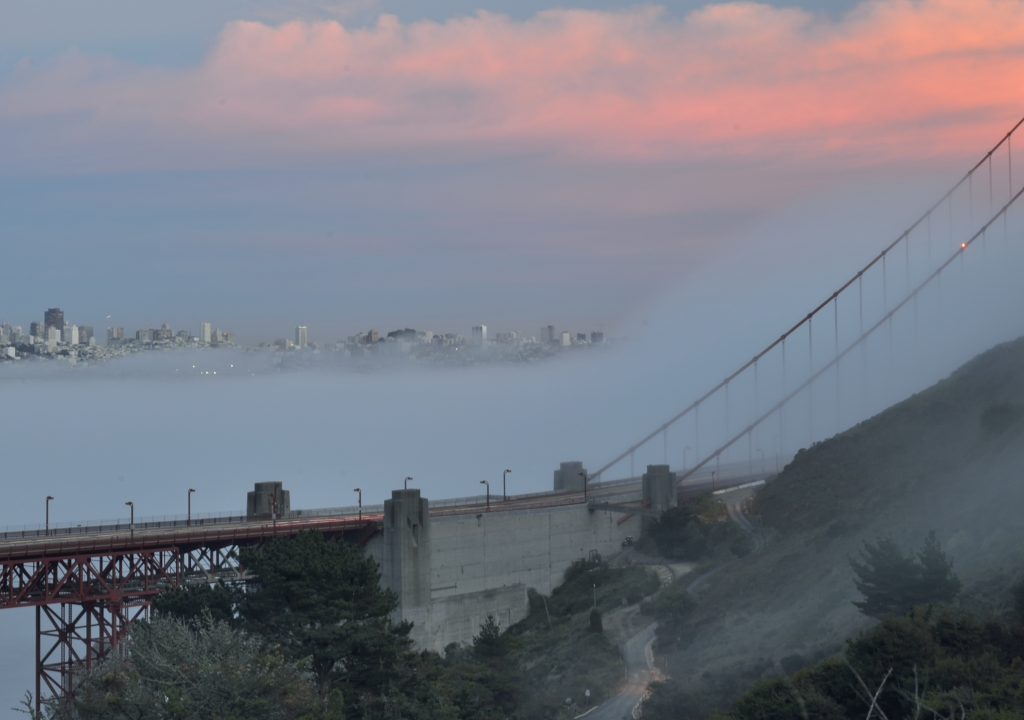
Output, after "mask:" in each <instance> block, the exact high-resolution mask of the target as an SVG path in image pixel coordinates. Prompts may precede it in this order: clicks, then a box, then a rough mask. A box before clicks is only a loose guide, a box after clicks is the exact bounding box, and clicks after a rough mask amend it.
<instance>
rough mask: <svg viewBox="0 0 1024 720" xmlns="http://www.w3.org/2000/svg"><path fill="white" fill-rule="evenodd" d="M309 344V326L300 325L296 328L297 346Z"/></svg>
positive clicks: (301, 346) (302, 346)
mask: <svg viewBox="0 0 1024 720" xmlns="http://www.w3.org/2000/svg"><path fill="white" fill-rule="evenodd" d="M307 345H309V328H308V327H306V326H305V325H298V326H297V327H296V328H295V347H298V348H304V347H306V346H307Z"/></svg>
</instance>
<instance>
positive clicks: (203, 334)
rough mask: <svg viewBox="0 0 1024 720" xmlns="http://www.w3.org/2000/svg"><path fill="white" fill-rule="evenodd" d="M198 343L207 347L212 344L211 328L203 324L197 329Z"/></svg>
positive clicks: (205, 323)
mask: <svg viewBox="0 0 1024 720" xmlns="http://www.w3.org/2000/svg"><path fill="white" fill-rule="evenodd" d="M199 341H200V342H201V343H203V344H205V345H209V344H210V343H211V342H213V326H212V325H211V324H210V323H208V322H204V323H203V324H202V325H201V326H200V329H199Z"/></svg>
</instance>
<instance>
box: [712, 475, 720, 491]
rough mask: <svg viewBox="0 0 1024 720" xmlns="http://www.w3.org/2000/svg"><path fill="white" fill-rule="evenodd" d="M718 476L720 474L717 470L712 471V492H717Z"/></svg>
mask: <svg viewBox="0 0 1024 720" xmlns="http://www.w3.org/2000/svg"><path fill="white" fill-rule="evenodd" d="M717 474H718V471H717V470H712V471H711V492H714V491H715V475H717Z"/></svg>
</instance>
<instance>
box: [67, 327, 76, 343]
mask: <svg viewBox="0 0 1024 720" xmlns="http://www.w3.org/2000/svg"><path fill="white" fill-rule="evenodd" d="M64 344H65V345H77V344H78V326H77V325H65V326H64Z"/></svg>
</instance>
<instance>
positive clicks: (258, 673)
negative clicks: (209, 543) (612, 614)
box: [51, 534, 657, 720]
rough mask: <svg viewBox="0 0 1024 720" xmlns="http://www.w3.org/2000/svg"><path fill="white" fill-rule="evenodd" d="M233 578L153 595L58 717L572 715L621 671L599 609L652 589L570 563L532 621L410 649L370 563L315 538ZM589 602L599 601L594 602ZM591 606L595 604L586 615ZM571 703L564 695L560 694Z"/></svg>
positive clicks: (256, 555) (270, 545)
mask: <svg viewBox="0 0 1024 720" xmlns="http://www.w3.org/2000/svg"><path fill="white" fill-rule="evenodd" d="M242 562H243V564H244V566H245V567H246V568H247V569H249V570H251V571H252V575H253V577H254V578H258V580H255V579H254V580H253V581H251V582H249V583H248V585H246V586H244V587H232V586H212V587H211V586H196V587H190V588H187V589H182V590H176V591H173V592H168V593H165V594H162V595H160V596H158V599H157V601H156V602H155V604H154V606H155V611H156V612H155V617H154V620H153V622H151V623H149V624H146V623H141V624H139V625H138V626H137V627H136V628H135V630H133V634H132V638H131V642H130V644H129V648H130V651H129V654H128V655H127V656H126V657H124V658H112V659H110V660H108V661H106V662H104V663H103V664H101V665H100V666H99V667H98V668H96V669H95V670H94V671H92V672H91V673H89V674H88V676H86V677H85V678H83V679H82V684H81V689H80V691H79V692H78V693H77V695H76V697H75V699H74V701H73V702H72V703H69V704H67V705H65V706H64V707H62V708H59V709H58V710H57V711H55V713H51V716H53V717H55V718H57V719H58V720H101V719H102V720H106V719H108V718H109V719H111V720H122V719H124V720H127V719H128V718H131V719H132V720H191V719H192V718H196V719H198V718H207V717H216V718H226V719H228V720H232V719H234V718H238V719H239V720H241V719H242V718H246V720H264V719H266V720H272V719H273V718H294V719H295V720H340V719H341V718H365V719H366V720H376V719H378V718H380V719H382V720H383V719H390V718H402V719H403V720H511V719H513V718H514V719H515V720H541V719H543V718H561V717H567V716H571V715H572V714H573V713H574V712H577V705H582V704H584V703H585V701H586V699H587V698H586V691H587V690H592V695H591V698H592V699H593V700H596V699H597V698H599V697H601V696H603V695H605V694H607V693H608V692H609V691H611V690H612V689H613V688H614V686H615V684H616V683H617V682H618V680H619V678H621V673H622V665H621V660H620V658H619V654H618V651H617V649H616V648H615V646H614V644H612V643H611V642H610V641H609V640H608V639H607V638H606V637H605V636H604V633H603V631H602V630H603V628H602V625H601V622H600V620H601V617H602V614H603V613H604V612H605V611H608V610H611V609H614V608H618V607H622V606H623V605H624V604H626V603H630V602H636V601H639V600H640V599H642V598H643V597H644V595H645V594H649V593H650V592H652V591H653V590H654V589H656V588H657V579H656V578H655V577H653V575H652V574H650V573H648V572H647V571H645V570H643V569H641V568H610V567H609V566H608V565H607V564H606V563H604V562H602V561H600V559H593V560H589V561H580V562H579V563H577V564H576V565H574V566H573V567H572V568H570V570H569V572H567V578H569V580H568V582H566V583H565V584H563V586H561V587H560V588H558V589H557V590H556V591H555V592H554V593H553V594H552V596H551V598H546V597H543V596H539V595H536V594H533V595H532V596H531V597H532V605H531V607H532V609H533V612H532V613H531V615H530V617H528V618H527V619H526V620H525V621H523V622H522V623H520V624H519V625H517V626H514V628H513V631H512V632H502V629H501V627H500V626H499V624H498V622H497V621H496V619H495V618H493V617H488V618H487V619H486V621H485V622H484V623H483V624H482V626H481V628H480V632H479V634H478V635H477V637H476V638H475V639H474V641H473V643H472V645H471V646H469V647H463V648H459V647H455V646H451V647H449V648H448V649H447V650H446V652H445V653H444V655H443V656H441V655H438V654H436V653H428V652H415V651H413V649H412V647H411V643H410V641H409V638H408V635H409V630H410V626H409V625H407V624H395V623H393V622H391V620H390V615H391V612H392V611H393V610H394V609H395V606H396V604H395V603H396V601H395V597H394V595H393V594H392V593H390V592H388V591H387V590H384V589H382V588H381V587H380V584H379V575H378V570H377V566H376V564H375V562H374V561H373V559H372V558H369V557H368V556H366V555H364V554H363V553H362V552H361V551H360V550H359V549H358V548H355V547H353V546H351V545H349V544H346V543H343V542H338V541H333V540H329V539H325V538H324V537H323V536H322V535H319V534H306V535H300V536H299V537H297V538H295V539H280V540H272V541H269V542H267V543H265V544H263V545H261V546H258V547H253V548H249V549H246V550H245V551H243V557H242ZM595 605H596V609H595V607H594V606H595ZM594 613H596V618H597V619H596V620H594V619H593V618H594V617H595V615H594ZM567 696H568V698H569V700H570V702H568V703H566V698H567Z"/></svg>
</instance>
